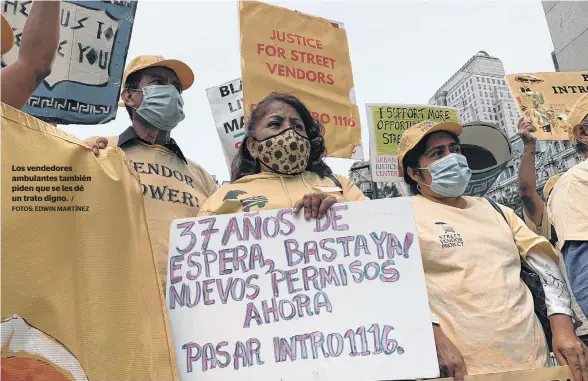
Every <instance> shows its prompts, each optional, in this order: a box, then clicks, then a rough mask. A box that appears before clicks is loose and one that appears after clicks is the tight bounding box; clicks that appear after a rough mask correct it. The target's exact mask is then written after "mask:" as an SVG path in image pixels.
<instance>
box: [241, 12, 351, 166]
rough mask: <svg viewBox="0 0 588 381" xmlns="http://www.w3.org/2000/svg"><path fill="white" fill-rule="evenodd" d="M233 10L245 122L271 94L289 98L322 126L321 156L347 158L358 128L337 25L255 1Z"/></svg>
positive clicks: (344, 40) (343, 41)
mask: <svg viewBox="0 0 588 381" xmlns="http://www.w3.org/2000/svg"><path fill="white" fill-rule="evenodd" d="M239 6H240V29H241V71H242V74H243V90H244V93H243V98H244V100H245V115H246V118H247V116H248V115H249V112H250V110H251V109H252V108H253V107H254V106H255V104H257V103H258V102H259V101H260V100H261V99H263V98H264V97H265V96H267V95H268V94H269V93H271V92H272V91H282V92H286V93H292V94H295V95H296V96H298V97H299V98H300V99H301V100H302V101H303V102H304V103H305V104H306V106H307V107H308V108H309V110H310V111H311V112H312V114H313V116H314V117H315V119H317V120H320V122H321V123H322V124H323V125H324V126H325V143H326V147H327V156H331V157H341V158H350V157H351V155H352V153H353V151H354V149H355V147H356V146H357V145H359V144H360V143H361V126H360V120H359V110H358V108H357V105H356V102H355V90H354V84H353V74H352V71H351V60H350V58H349V47H348V43H347V34H346V32H345V30H344V29H343V27H342V25H341V24H337V23H334V22H332V21H329V20H325V19H322V18H318V17H313V16H309V15H305V14H302V13H300V12H295V11H291V10H289V9H285V8H280V7H276V6H273V5H268V4H264V3H260V2H257V1H240V3H239Z"/></svg>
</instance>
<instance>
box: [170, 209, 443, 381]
mask: <svg viewBox="0 0 588 381" xmlns="http://www.w3.org/2000/svg"><path fill="white" fill-rule="evenodd" d="M169 242H170V246H169V248H170V264H169V274H168V285H169V288H168V290H167V303H168V311H169V314H168V316H169V318H170V324H171V329H172V339H173V340H172V341H173V343H174V344H173V345H174V348H175V353H176V361H177V365H178V371H179V374H180V379H181V380H184V381H187V380H194V379H198V380H201V381H220V380H227V379H232V378H234V379H242V380H255V379H257V380H276V381H278V380H284V381H290V380H310V379H313V380H323V381H335V380H336V381H351V380H394V379H408V378H420V377H423V378H424V377H429V378H430V377H438V375H439V369H438V363H437V357H436V352H435V347H434V340H433V332H432V326H431V315H430V310H429V307H428V302H427V295H426V287H425V280H424V275H423V267H422V263H421V256H420V249H419V245H418V239H417V236H416V227H415V222H414V217H413V210H412V203H411V200H410V198H396V199H385V200H377V201H362V202H356V203H346V204H336V205H334V206H333V207H331V208H330V209H329V211H328V214H327V216H326V218H323V219H322V220H320V221H316V220H312V221H305V220H304V218H303V217H302V216H299V217H297V216H294V215H293V213H292V209H281V210H268V211H261V212H255V213H244V214H243V213H241V214H232V215H222V216H215V217H207V218H199V219H183V220H176V221H174V222H173V224H172V226H171V233H170V241H169Z"/></svg>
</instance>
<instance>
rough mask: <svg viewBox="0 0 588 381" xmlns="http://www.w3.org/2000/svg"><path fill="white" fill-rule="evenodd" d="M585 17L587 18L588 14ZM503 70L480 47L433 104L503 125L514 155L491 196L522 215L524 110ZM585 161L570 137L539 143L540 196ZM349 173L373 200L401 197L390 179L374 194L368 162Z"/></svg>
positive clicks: (472, 119)
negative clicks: (519, 184) (554, 178)
mask: <svg viewBox="0 0 588 381" xmlns="http://www.w3.org/2000/svg"><path fill="white" fill-rule="evenodd" d="M587 4H588V2H587ZM544 6H545V2H544ZM586 20H587V22H588V18H587V19H586ZM587 47H588V44H587ZM585 62H588V60H587V61H585ZM504 74H505V72H504V66H503V64H502V62H501V61H500V59H498V58H496V57H492V56H490V55H489V54H488V53H486V52H484V51H479V52H478V53H476V54H475V55H474V56H473V57H472V58H470V59H469V60H468V61H467V62H466V63H465V65H463V66H462V67H461V68H460V69H459V70H458V71H457V72H456V73H455V74H453V75H452V76H451V78H449V80H447V82H445V83H444V84H443V86H441V88H439V90H437V91H436V92H435V95H434V96H433V97H432V98H431V99H430V100H429V104H432V105H440V106H452V107H456V108H457V109H458V110H459V117H460V122H461V123H462V124H465V123H471V122H486V123H493V124H495V125H497V126H500V128H501V129H502V130H503V131H504V133H505V134H506V135H507V136H508V137H509V143H510V146H511V150H512V159H511V160H510V162H509V163H508V164H507V166H506V168H505V170H504V171H503V172H502V173H501V174H500V176H499V177H498V178H497V179H496V181H495V183H494V184H493V185H492V187H491V188H490V190H489V191H488V193H487V194H486V196H487V197H490V198H492V199H493V200H495V201H497V202H500V203H502V204H505V205H507V206H510V207H511V208H513V209H515V210H516V211H517V212H518V214H519V215H522V204H521V202H520V198H519V196H518V188H517V182H518V180H517V179H518V169H519V165H520V161H521V155H522V153H523V142H522V141H521V138H520V137H519V136H518V127H517V124H518V120H519V114H518V111H517V108H516V105H515V102H514V100H513V98H512V97H511V94H510V90H509V89H508V86H507V84H506V81H505V79H504ZM581 160H582V157H581V156H580V155H579V154H578V153H577V152H576V150H575V149H574V147H573V146H572V145H571V144H570V143H569V142H568V141H541V142H538V143H537V154H536V157H535V164H536V168H537V190H538V191H539V194H540V195H542V194H543V192H542V190H543V186H544V185H545V182H546V181H547V180H548V179H549V178H550V177H551V176H553V175H555V174H557V173H561V172H564V171H566V170H568V169H569V168H571V167H572V166H574V165H576V164H577V163H579V162H580V161H581ZM349 177H350V179H351V180H352V181H353V182H354V183H355V184H356V185H357V186H358V187H359V188H360V189H361V190H362V191H363V192H364V193H365V194H366V195H367V196H368V197H370V198H383V197H394V196H398V195H400V194H399V192H398V191H397V189H396V188H397V187H395V186H394V187H393V188H394V189H393V190H390V191H389V192H388V191H387V190H388V187H389V186H392V185H394V184H387V183H382V184H378V187H377V189H376V192H373V193H375V194H372V183H371V174H370V168H369V163H368V162H357V163H355V164H354V165H353V166H352V167H351V169H350V171H349Z"/></svg>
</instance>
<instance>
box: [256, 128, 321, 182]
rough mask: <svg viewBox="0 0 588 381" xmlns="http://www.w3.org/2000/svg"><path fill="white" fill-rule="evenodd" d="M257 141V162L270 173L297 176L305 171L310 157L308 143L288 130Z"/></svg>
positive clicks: (294, 132) (305, 139)
mask: <svg viewBox="0 0 588 381" xmlns="http://www.w3.org/2000/svg"><path fill="white" fill-rule="evenodd" d="M256 141H257V152H258V153H259V156H258V160H259V162H260V163H261V164H262V165H263V166H264V167H266V168H268V169H269V170H270V171H272V172H275V173H280V174H284V175H297V174H299V173H302V172H304V171H305V170H306V165H307V164H308V159H309V157H310V141H309V140H308V139H307V138H305V137H304V136H302V135H300V134H298V133H297V132H296V131H294V130H293V129H291V128H289V129H287V130H284V131H282V132H281V133H279V134H277V135H274V136H270V137H269V138H266V139H263V140H256Z"/></svg>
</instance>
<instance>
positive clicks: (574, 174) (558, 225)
mask: <svg viewBox="0 0 588 381" xmlns="http://www.w3.org/2000/svg"><path fill="white" fill-rule="evenodd" d="M567 122H568V134H569V137H570V141H571V142H572V143H573V144H574V145H575V146H576V150H577V151H578V152H580V153H581V154H582V155H584V161H583V162H581V163H579V164H577V165H575V166H574V167H572V168H570V169H569V170H568V171H567V172H566V173H565V174H564V175H563V176H562V177H561V178H560V179H559V181H558V182H557V184H556V185H555V188H554V189H553V191H552V193H551V195H550V197H549V201H548V203H547V208H548V211H549V218H550V219H551V221H553V223H554V225H555V229H556V231H557V236H558V238H559V242H558V247H559V248H560V249H561V252H562V254H563V258H564V261H565V263H566V267H567V273H568V278H569V279H570V286H571V288H572V292H573V294H574V296H575V297H576V300H577V302H578V304H579V305H580V308H582V311H583V312H584V314H588V203H587V202H586V201H587V200H588V95H584V96H582V97H581V98H580V99H578V101H577V102H576V104H575V105H574V107H572V110H571V111H570V114H569V115H568V118H567Z"/></svg>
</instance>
